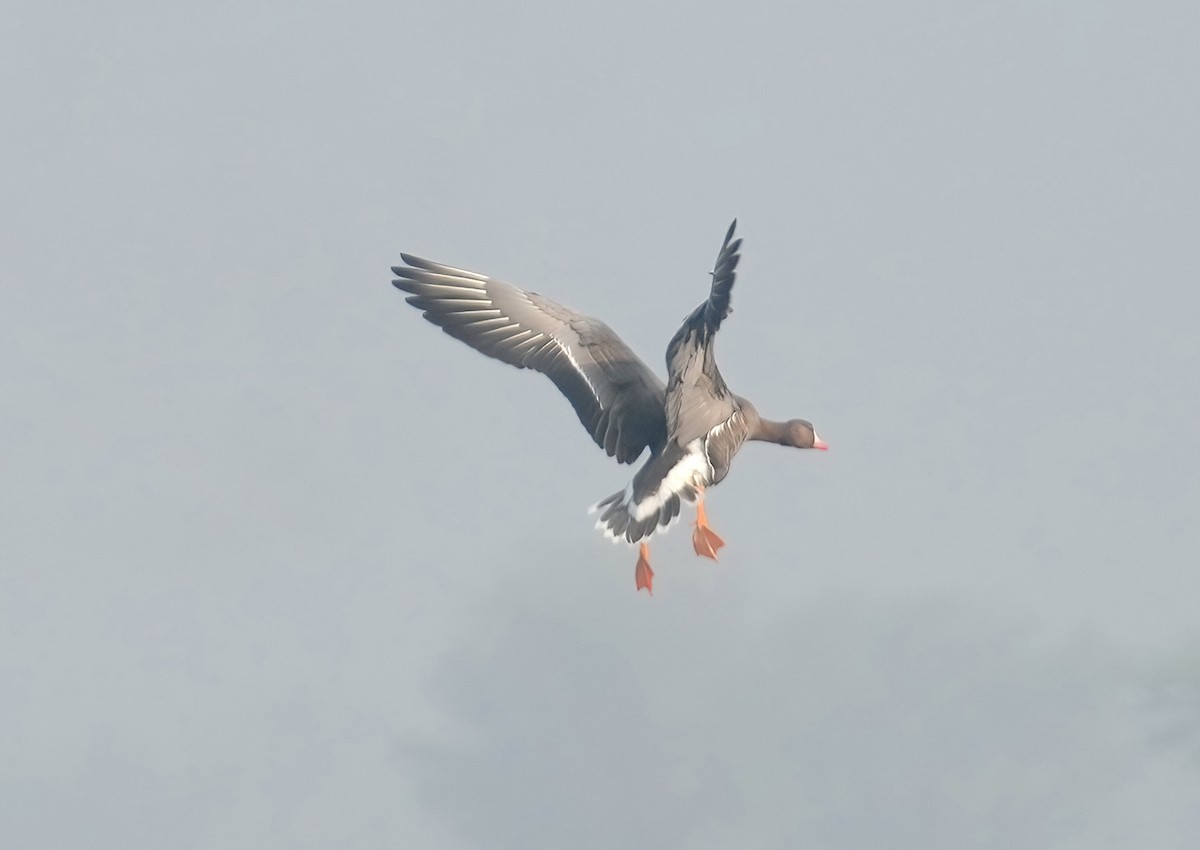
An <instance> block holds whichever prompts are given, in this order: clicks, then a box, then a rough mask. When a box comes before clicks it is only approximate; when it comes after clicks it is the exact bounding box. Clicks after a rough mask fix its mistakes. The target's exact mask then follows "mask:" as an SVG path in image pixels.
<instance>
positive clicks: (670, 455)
mask: <svg viewBox="0 0 1200 850" xmlns="http://www.w3.org/2000/svg"><path fill="white" fill-rule="evenodd" d="M736 228H737V220H736V219H734V221H733V223H732V224H730V225H729V230H728V231H727V232H726V234H725V241H724V242H723V243H722V245H721V251H720V253H719V254H718V255H717V263H716V267H715V268H714V270H713V271H712V272H711V273H710V274H711V275H712V285H711V288H710V290H709V294H708V298H707V299H706V300H705V301H704V302H703V303H702V304H700V306H699V307H697V308H696V309H695V310H693V311H692V312H691V313H690V314H689V315H688V317H687V318H686V319H684V320H683V325H682V326H681V327H680V328H679V330H678V331H676V333H675V336H673V337H672V338H671V342H670V344H668V345H667V383H666V384H665V385H664V384H663V382H662V381H661V380H660V379H659V377H658V376H657V375H656V374H655V373H654V371H653V370H651V369H650V367H649V366H647V365H646V364H645V363H644V362H642V360H641V359H639V358H638V356H637V355H636V354H634V353H633V351H632V350H631V349H630V348H629V346H627V345H626V344H625V343H624V342H623V341H622V340H621V338H620V337H619V336H617V335H616V333H614V332H613V330H612V329H611V328H609V326H608V325H606V324H605V323H604V322H602V321H600V320H599V319H594V318H591V317H590V316H585V315H584V314H582V313H579V312H577V311H575V310H572V309H571V308H570V307H564V306H563V305H562V304H559V303H557V302H555V301H551V300H550V299H549V298H546V297H544V296H542V295H538V294H537V293H536V292H528V291H526V290H523V289H518V288H517V287H515V286H512V285H511V284H508V283H504V282H503V281H500V280H497V279H496V278H493V277H488V276H486V275H482V274H477V273H476V272H471V271H466V270H465V269H458V268H454V267H452V266H445V265H442V264H441V263H434V262H431V261H429V260H423V259H421V258H420V257H415V256H412V255H411V254H401V255H400V256H401V257H402V258H403V260H404V262H405V263H406V264H407V265H404V266H393V267H392V271H393V272H394V273H395V274H396V277H397V279H396V280H394V281H392V283H393V284H394V285H395V286H396V287H397V288H398V289H401V290H403V291H405V292H407V293H410V294H409V296H408V298H406V299H405V300H406V301H407V302H408V303H409V304H411V305H413V306H414V307H416V308H417V309H419V310H422V311H424V315H425V318H426V319H428V320H429V321H431V322H433V323H434V324H435V325H439V326H440V327H441V328H442V330H444V331H445V332H446V333H448V334H450V336H452V337H454V338H455V339H459V340H462V341H463V342H465V343H466V344H467V345H469V346H471V347H472V348H474V349H475V350H476V351H480V352H482V353H483V354H486V355H488V356H489V357H494V358H495V359H497V360H501V361H503V362H505V363H508V364H510V365H512V366H516V367H517V368H519V369H533V370H535V371H538V372H541V373H542V374H544V375H546V376H547V377H548V378H549V379H550V380H551V381H553V382H554V385H555V386H557V387H558V389H559V390H560V391H561V392H562V394H563V395H564V396H566V398H567V400H568V401H569V402H571V406H572V407H574V408H575V413H576V414H578V416H579V421H580V422H582V423H583V427H584V428H586V429H587V430H588V433H589V434H591V435H592V439H593V440H595V441H596V443H597V445H599V446H600V447H601V448H602V449H604V451H605V452H606V453H607V454H608V455H609V456H611V457H614V458H616V460H617V461H618V462H620V463H630V464H631V463H633V462H634V461H636V460H637V459H638V457H639V456H641V454H642V453H643V452H644V451H645V450H646V449H649V450H650V455H649V457H648V458H647V459H646V462H645V463H644V464H642V467H641V469H639V470H638V471H637V474H635V475H634V476H633V480H632V481H630V482H629V485H628V486H627V487H626V488H625V489H624V490H620V491H618V492H616V493H613V494H612V495H611V496H609V497H608V498H606V499H602V500H601V501H600V502H598V503H597V504H596V505H595V506H594V507H593V510H594V511H596V512H597V513H598V514H599V520H598V522H597V523H596V527H597V528H599V529H601V530H602V531H603V532H604V533H605V534H606V535H607V536H609V537H610V538H612V539H613V540H618V541H620V540H624V541H626V542H628V543H630V544H637V545H638V560H637V565H636V567H635V568H634V581H635V583H636V585H637V589H638V590H642V589H643V588H644V589H645V590H646V591H647V592H650V593H653V585H654V571H653V570H652V569H651V568H650V549H649V544H648V543H647V542H646V541H647V540H648V539H649V538H650V536H651V535H652V534H654V533H655V532H656V531H658V530H659V529H660V528H663V527H665V526H668V525H670V523H671V522H672V521H673V520H674V519H675V518H676V517H678V516H679V512H680V507H681V504H680V503H681V501H682V500H686V501H688V502H695V503H696V522H695V526H694V530H693V532H692V546H693V548H694V549H695V551H696V554H697V555H701V556H703V557H706V558H712V559H713V560H716V558H717V551H718V550H719V549H720V548H721V547H722V546H724V545H725V541H724V540H722V539H721V538H720V537H719V536H718V535H717V533H716V532H715V531H713V530H712V528H710V527H709V525H708V518H707V516H706V514H705V511H704V492H705V489H706V488H708V487H712V486H713V485H715V484H718V483H720V482H721V480H722V479H724V478H725V476H726V475H727V474H728V473H729V466H730V463H731V462H732V461H733V457H734V455H736V454H737V452H738V450H739V449H741V447H742V445H743V444H744V443H745V442H746V440H761V441H764V442H769V443H778V444H780V445H783V446H792V447H794V448H798V449H826V448H828V446H827V445H826V444H825V442H824V441H823V440H822V439H821V438H820V437H818V436H817V432H816V431H815V430H814V429H813V426H812V423H811V422H809V421H808V420H805V419H791V420H788V421H787V422H775V421H772V420H770V419H766V418H764V417H762V416H759V414H758V411H757V410H756V409H755V408H754V405H753V404H751V403H750V402H749V401H747V400H746V399H744V398H742V397H741V396H738V395H734V394H733V393H732V392H730V390H729V387H727V386H726V385H725V380H724V379H723V378H722V377H721V372H720V370H719V369H718V368H717V363H716V360H715V358H714V355H713V338H714V336H715V335H716V333H717V330H718V329H719V328H720V327H721V322H722V320H723V319H725V317H726V316H728V315H729V313H730V307H729V301H730V292H731V290H732V289H733V282H734V278H735V276H736V275H735V270H736V269H737V265H738V261H739V259H740V257H741V255H740V253H739V250H740V248H741V245H742V240H741V239H734V238H733V234H734V230H735V229H736Z"/></svg>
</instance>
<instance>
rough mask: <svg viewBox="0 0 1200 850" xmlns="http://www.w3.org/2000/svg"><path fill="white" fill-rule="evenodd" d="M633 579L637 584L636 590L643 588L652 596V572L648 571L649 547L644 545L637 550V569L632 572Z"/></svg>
mask: <svg viewBox="0 0 1200 850" xmlns="http://www.w3.org/2000/svg"><path fill="white" fill-rule="evenodd" d="M633 578H634V581H636V582H637V589H638V590H641V589H642V588H645V590H646V592H647V593H649V594H650V595H651V596H653V595H654V570H652V569H650V547H649V546H647V545H646V544H645V543H643V544H642V545H641V548H640V549H638V562H637V568H636V569H634V571H633Z"/></svg>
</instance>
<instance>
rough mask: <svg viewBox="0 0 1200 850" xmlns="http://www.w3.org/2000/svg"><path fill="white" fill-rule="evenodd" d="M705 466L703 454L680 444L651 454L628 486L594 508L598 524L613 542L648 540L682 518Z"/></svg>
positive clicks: (700, 481)
mask: <svg viewBox="0 0 1200 850" xmlns="http://www.w3.org/2000/svg"><path fill="white" fill-rule="evenodd" d="M705 469H706V464H705V462H704V461H703V458H702V456H700V455H698V454H697V453H695V452H691V451H688V450H686V449H680V448H678V447H675V449H674V450H673V451H672V450H668V451H666V452H664V453H663V454H660V455H655V456H653V457H651V458H650V459H649V460H648V461H646V464H645V465H644V466H643V467H642V468H641V469H640V470H638V473H637V475H635V476H634V477H633V480H632V481H630V482H629V486H628V487H626V488H625V489H624V490H619V491H617V492H616V493H613V494H612V495H611V496H609V497H608V498H607V499H603V500H601V501H600V502H598V503H597V504H596V505H594V506H593V507H592V511H593V512H596V513H599V514H600V518H599V519H598V520H597V521H596V527H597V528H599V529H600V530H601V531H603V532H604V534H605V536H607V537H608V538H609V539H611V540H614V541H621V540H624V541H625V542H627V543H637V542H638V541H639V540H645V539H646V538H647V537H649V536H650V535H652V534H654V533H655V532H656V531H658V530H659V529H660V528H665V527H667V526H670V525H671V523H672V522H674V521H675V520H676V519H677V518H678V517H679V510H680V507H681V504H682V501H683V500H685V499H686V500H687V501H689V502H691V501H695V499H696V492H697V489H696V487H697V484H701V485H702V484H703V472H704V471H705Z"/></svg>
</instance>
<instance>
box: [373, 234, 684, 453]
mask: <svg viewBox="0 0 1200 850" xmlns="http://www.w3.org/2000/svg"><path fill="white" fill-rule="evenodd" d="M400 256H401V257H402V258H403V260H404V262H405V263H406V264H407V265H404V266H394V267H393V268H392V271H393V272H394V273H395V274H396V280H394V281H392V283H393V284H394V285H395V286H396V288H398V289H401V290H403V291H404V292H407V293H409V296H408V298H406V299H405V300H406V301H407V302H408V303H409V304H412V305H413V306H414V307H416V308H417V309H419V310H421V311H423V313H424V315H425V318H426V319H428V320H429V321H430V322H433V323H434V324H435V325H438V326H440V327H441V328H442V330H443V331H445V332H446V333H448V334H449V335H450V336H452V337H454V338H455V339H458V340H461V341H462V342H465V343H466V344H467V345H469V346H471V347H472V348H474V349H475V350H476V351H480V352H482V353H484V354H486V355H488V356H489V357H493V358H495V359H497V360H500V361H502V362H504V363H508V364H510V365H512V366H516V367H517V368H519V369H533V370H535V371H538V372H541V373H542V374H544V375H546V376H547V377H548V378H550V380H551V381H553V382H554V384H555V386H557V387H558V389H559V391H561V392H562V394H563V395H564V396H566V397H567V400H568V401H570V403H571V406H572V407H573V408H574V409H575V413H576V415H578V417H579V421H580V422H582V423H583V426H584V427H585V428H586V429H587V430H588V433H589V434H591V435H592V439H593V440H595V441H596V444H597V445H599V446H600V447H601V448H602V449H604V450H605V452H607V453H608V454H609V455H611V456H613V457H615V458H616V459H617V460H618V461H620V462H621V463H632V462H633V461H635V460H636V459H637V457H638V455H640V454H641V453H642V451H643V450H644V449H645V448H646V447H647V446H649V447H651V448H652V449H657V448H658V447H660V446H661V445H662V444H663V443H664V442H665V440H666V414H665V409H664V400H665V393H666V388H665V386H664V385H663V382H662V381H661V380H660V379H659V378H658V376H657V375H655V374H654V373H653V372H652V371H651V370H650V368H649V367H648V366H647V365H646V364H645V363H644V362H642V361H641V360H640V359H639V358H638V356H637V355H636V354H634V353H633V351H632V350H630V348H629V346H627V345H626V344H625V343H624V342H623V341H622V340H621V338H620V337H618V336H617V335H616V334H615V333H614V332H613V331H612V329H611V328H609V327H608V326H607V325H606V324H604V323H603V322H601V321H599V320H597V319H593V318H590V317H588V316H585V315H583V314H582V313H579V312H576V311H575V310H572V309H571V308H569V307H565V306H563V305H562V304H558V303H557V302H554V301H551V300H550V299H549V298H545V297H544V296H541V295H538V294H537V293H535V292H527V291H525V290H523V289H519V288H517V287H515V286H512V285H511V284H508V283H505V282H503V281H501V280H497V279H495V278H491V277H487V276H486V275H482V274H478V273H476V272H471V271H467V270H465V269H458V268H454V267H453V266H446V265H442V264H441V263H435V262H433V261H432V260H426V259H423V258H421V257H415V256H413V255H411V254H401V255H400Z"/></svg>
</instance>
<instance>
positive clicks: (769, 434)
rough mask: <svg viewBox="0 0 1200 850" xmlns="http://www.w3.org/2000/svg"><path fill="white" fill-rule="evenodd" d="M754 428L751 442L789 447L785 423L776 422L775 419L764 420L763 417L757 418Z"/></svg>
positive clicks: (750, 437)
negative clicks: (756, 441)
mask: <svg viewBox="0 0 1200 850" xmlns="http://www.w3.org/2000/svg"><path fill="white" fill-rule="evenodd" d="M755 418H756V421H755V423H754V426H753V427H752V428H751V429H750V436H749V438H748V439H751V440H762V441H763V442H764V443H779V444H780V445H787V443H786V442H785V441H786V439H787V425H786V424H785V423H783V422H776V421H775V420H774V419H764V418H763V417H761V416H758V417H755Z"/></svg>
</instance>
